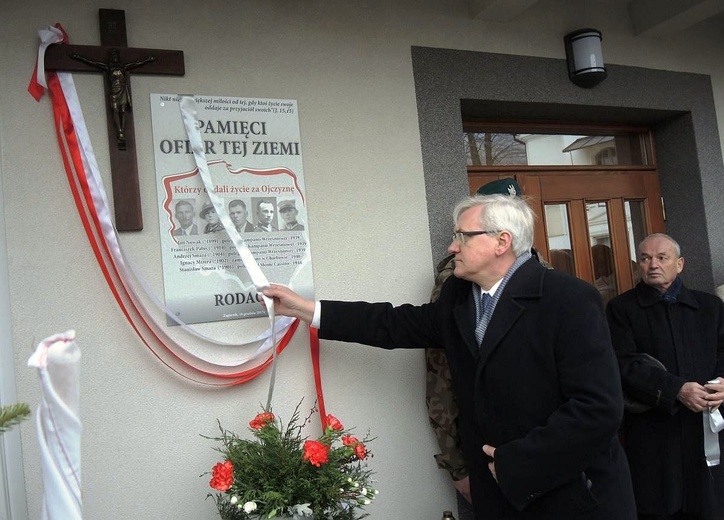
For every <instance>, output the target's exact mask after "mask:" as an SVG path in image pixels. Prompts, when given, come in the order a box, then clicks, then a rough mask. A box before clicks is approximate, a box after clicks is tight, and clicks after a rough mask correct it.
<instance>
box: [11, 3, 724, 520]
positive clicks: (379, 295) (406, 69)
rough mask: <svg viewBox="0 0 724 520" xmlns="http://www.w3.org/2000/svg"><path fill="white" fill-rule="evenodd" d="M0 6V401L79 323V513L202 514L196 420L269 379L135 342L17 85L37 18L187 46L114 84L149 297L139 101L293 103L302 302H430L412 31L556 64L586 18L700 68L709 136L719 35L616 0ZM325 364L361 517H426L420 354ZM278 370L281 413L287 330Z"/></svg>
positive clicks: (97, 101)
mask: <svg viewBox="0 0 724 520" xmlns="http://www.w3.org/2000/svg"><path fill="white" fill-rule="evenodd" d="M9 4H10V5H6V6H4V8H3V13H2V16H1V17H0V34H2V40H0V174H2V179H1V180H2V210H3V212H4V217H5V226H6V229H5V239H6V240H5V248H6V255H0V275H2V271H3V269H2V267H6V269H7V272H8V280H7V287H8V292H9V298H10V310H9V313H8V312H7V311H6V312H5V313H3V314H4V315H2V316H0V319H2V320H3V328H2V331H3V335H2V336H0V338H3V339H5V338H6V337H7V339H8V340H10V341H11V342H12V348H8V346H6V345H3V347H4V349H3V350H0V353H1V354H2V364H0V367H2V373H0V377H3V380H4V381H7V377H9V376H8V374H10V375H11V376H14V379H15V383H16V384H15V394H16V395H15V396H12V395H11V394H10V393H9V392H10V391H5V390H4V392H5V393H4V394H0V399H2V400H3V402H7V401H8V400H9V399H10V398H12V399H14V398H17V399H18V400H22V401H26V402H28V403H31V404H32V405H33V407H35V406H37V403H38V400H39V396H40V391H39V385H38V380H37V376H36V374H35V372H34V371H32V370H31V369H29V368H27V367H26V363H27V359H28V357H29V356H30V354H31V353H32V351H33V349H34V346H35V344H36V343H37V342H38V341H40V340H41V339H43V338H44V337H46V336H49V335H51V334H54V333H57V332H61V331H64V330H67V329H71V328H72V329H75V330H76V332H77V337H78V342H79V345H80V347H81V350H82V356H83V357H82V365H81V366H82V368H81V371H82V379H81V410H82V411H81V413H82V416H81V417H82V421H83V427H84V436H83V445H82V450H83V452H82V453H83V461H82V470H83V503H84V513H85V515H84V516H85V517H86V518H88V519H104V520H116V519H117V520H126V519H129V518H150V519H164V518H189V519H191V518H193V519H201V518H214V517H215V508H214V505H213V502H212V501H211V500H204V499H205V497H206V494H207V492H208V491H209V490H210V488H209V487H208V477H202V478H200V477H199V475H201V474H202V473H204V472H206V471H208V470H209V469H210V468H211V466H212V465H213V464H214V463H215V462H216V460H217V454H216V452H214V451H213V450H212V448H213V447H214V444H213V443H212V442H210V441H208V440H206V439H204V438H202V437H201V434H204V435H213V434H214V433H215V431H216V419H217V418H218V419H220V420H221V421H222V423H223V424H225V425H233V424H237V425H238V427H239V428H238V429H239V431H243V429H244V427H245V425H246V423H247V422H248V420H249V419H250V418H251V417H252V416H253V415H254V414H255V413H256V412H257V411H258V410H259V406H260V403H263V402H265V401H266V395H267V390H268V384H269V375H268V374H265V375H262V376H261V377H259V378H257V379H256V380H254V381H253V382H250V383H247V384H244V385H242V386H238V387H234V388H223V389H219V388H207V387H202V386H200V385H197V384H193V383H190V382H189V381H186V380H184V379H182V378H180V377H179V376H177V375H176V374H174V373H173V372H171V371H170V370H169V369H167V368H166V367H165V366H163V365H162V364H161V363H160V362H159V361H158V360H157V359H156V358H155V357H154V356H153V355H152V354H151V353H150V352H149V351H148V350H147V349H146V347H145V346H144V345H143V344H142V343H141V342H140V341H139V340H138V338H137V337H136V336H135V335H134V333H133V330H132V329H131V327H130V326H129V325H128V323H127V322H126V321H125V319H124V317H123V316H122V314H121V313H120V311H119V309H118V306H117V305H116V303H115V301H114V299H113V298H112V296H111V294H110V292H109V290H108V288H107V286H106V284H105V281H104V279H103V276H102V274H101V272H100V270H99V268H98V266H97V264H96V262H95V258H94V256H93V254H92V251H91V248H90V247H89V245H88V241H87V239H86V237H85V234H84V231H83V228H82V226H81V222H80V219H79V218H78V215H77V212H76V209H75V206H74V204H73V201H72V198H71V196H70V192H69V189H68V186H67V181H66V178H65V173H64V171H63V165H62V161H61V158H60V154H59V152H58V148H57V142H56V140H55V134H54V130H53V125H52V112H51V107H50V103H49V100H48V98H47V97H45V98H44V99H43V100H41V102H40V103H36V102H35V101H34V100H33V99H32V98H31V97H30V96H29V95H28V93H27V92H26V87H27V83H28V79H29V77H30V74H31V71H32V68H33V62H34V58H35V53H36V50H37V43H38V39H37V36H36V31H37V30H38V29H40V28H42V27H44V26H46V25H52V24H53V23H55V22H61V23H62V24H63V26H64V27H65V29H66V30H67V31H68V33H69V34H70V37H71V42H72V43H77V44H94V45H95V44H98V43H99V34H98V22H97V16H98V8H105V7H112V8H116V9H125V10H126V21H127V25H128V41H129V44H130V45H131V46H135V47H147V48H174V49H181V50H183V51H184V53H185V59H186V75H185V76H184V77H181V78H178V77H160V76H145V77H142V76H136V77H135V78H134V79H133V96H134V109H133V110H134V117H135V126H136V139H137V143H138V162H139V171H140V178H141V191H142V203H143V208H144V209H143V212H144V214H143V217H144V222H145V229H144V230H143V231H142V232H139V233H129V234H125V235H124V236H123V237H122V241H123V246H124V247H125V248H126V250H127V252H128V254H129V256H130V257H131V258H132V259H133V260H134V261H135V263H136V264H138V266H139V269H140V270H141V271H142V273H143V275H144V276H145V277H146V278H147V279H148V281H149V283H150V285H151V286H152V287H153V288H154V289H155V290H156V291H157V292H158V294H163V286H162V273H161V269H160V250H159V235H158V217H157V211H156V209H155V206H154V205H155V202H156V185H155V172H154V165H153V155H152V153H153V151H152V146H151V119H150V107H149V94H151V93H195V94H205V95H221V96H235V97H265V98H282V99H295V100H297V102H298V106H299V121H300V127H301V138H302V150H303V159H304V174H305V182H306V189H307V197H308V214H309V224H310V228H311V233H310V239H311V242H312V249H313V267H314V278H315V283H316V296H317V297H318V298H326V299H330V298H339V299H368V300H375V301H383V300H384V301H392V302H394V303H403V302H414V303H422V302H424V301H426V300H427V298H428V296H429V292H430V289H431V286H432V273H431V265H433V262H435V261H437V260H438V259H436V258H432V256H431V252H430V251H431V244H430V239H429V230H428V224H427V222H428V221H427V209H426V193H425V186H424V179H423V173H422V162H421V156H420V135H419V130H418V120H417V107H416V98H415V85H414V82H413V76H412V65H411V58H410V52H411V51H410V49H411V46H413V45H414V46H428V47H441V48H452V49H460V50H474V51H485V52H494V53H503V54H517V55H527V56H539V57H549V58H563V57H564V48H563V35H564V34H566V33H567V32H570V31H572V30H575V29H579V28H582V27H589V26H592V27H595V28H597V29H599V30H601V31H602V32H603V35H604V38H603V48H604V51H603V54H604V60H605V61H606V62H607V63H616V64H621V65H630V66H640V67H647V68H654V69H666V70H674V71H683V72H694V73H700V74H706V75H710V76H711V80H712V85H713V89H714V96H715V104H716V107H717V120H718V126H719V129H720V131H719V139H722V137H724V132H722V129H724V108H723V107H724V68H722V66H721V63H722V62H721V55H722V52H721V51H722V48H723V47H724V40H723V39H722V35H721V33H720V32H719V31H718V30H717V27H716V26H714V25H713V24H704V25H703V26H697V27H694V28H692V29H690V30H686V31H683V32H679V33H675V34H671V35H668V36H667V37H664V38H658V39H655V38H647V37H644V36H634V34H633V30H632V28H631V24H630V20H629V17H628V14H627V11H626V7H625V4H624V3H622V2H616V1H596V0H586V1H573V0H569V1H548V0H542V1H540V2H537V3H535V5H533V7H531V8H530V9H529V10H528V11H525V12H524V13H522V14H521V15H520V16H519V17H517V18H516V19H515V20H513V21H512V22H509V23H500V22H485V21H481V20H477V19H473V18H472V17H471V16H470V14H469V10H468V2H467V1H465V0H448V1H440V0H415V1H412V0H398V1H394V2H390V1H389V0H370V1H367V2H333V1H320V0H310V1H306V2H292V1H288V0H276V1H274V0H272V1H267V2H260V1H249V0H207V1H205V2H165V1H163V2H162V1H158V0H148V1H145V2H135V1H131V0H117V1H116V2H114V3H113V5H107V3H103V2H96V1H92V0H74V1H72V2H71V1H69V0H64V1H62V0H61V1H55V2H50V1H46V0H36V1H30V2H11V3H9ZM471 73H474V74H485V71H484V70H481V71H471ZM561 74H566V71H565V70H563V69H562V70H561ZM75 79H76V84H77V88H78V92H79V95H80V98H81V103H82V105H83V109H84V112H85V116H86V121H87V124H88V127H89V131H90V133H91V136H92V139H93V145H94V147H95V150H96V154H97V156H98V158H99V161H100V167H101V169H102V170H103V172H104V175H105V180H106V183H107V187H108V189H110V179H109V175H108V158H107V157H108V143H107V138H106V126H105V125H106V122H105V119H104V103H105V99H104V96H103V85H102V78H101V76H100V75H98V74H83V75H81V74H76V76H75ZM720 142H721V141H720ZM460 153H461V154H462V153H463V151H462V147H461V152H460ZM451 227H452V226H451ZM0 236H1V234H0ZM0 245H2V244H0ZM5 262H6V264H5ZM1 287H3V284H0V288H1ZM0 296H4V295H0ZM1 310H2V309H1V308H0V311H1ZM264 326H265V324H264V322H263V320H242V321H236V322H233V323H227V324H210V325H206V326H202V327H200V328H201V330H202V332H204V333H205V334H209V335H212V336H214V337H217V338H219V339H221V340H223V341H244V340H247V339H250V338H251V337H253V336H254V335H255V334H256V333H257V332H258V331H259V330H262V329H263V328H264ZM5 332H7V334H5ZM13 368H14V371H13ZM322 370H323V382H324V389H325V395H326V405H327V410H328V412H330V413H334V414H335V415H336V416H338V417H339V418H340V419H341V420H342V421H343V423H344V424H345V425H349V426H355V427H356V428H357V429H358V431H359V432H361V433H363V432H364V431H366V429H367V428H369V429H370V431H371V433H372V435H374V436H376V437H377V440H376V441H374V443H373V444H372V445H371V448H372V450H373V451H374V453H375V457H374V458H373V459H371V461H370V465H371V467H372V468H373V469H374V470H375V471H376V473H377V479H378V487H379V488H380V495H379V498H378V499H377V500H376V501H375V503H374V504H373V505H372V506H370V507H369V509H368V511H369V513H370V517H371V518H372V519H377V520H388V519H391V518H397V519H400V520H409V519H420V520H422V519H430V520H434V519H436V518H439V517H440V516H441V512H442V510H443V509H449V508H452V507H453V505H454V495H453V492H452V487H451V486H450V485H449V479H448V477H447V474H445V473H444V472H443V471H441V470H438V469H437V467H436V465H435V462H434V460H433V457H432V455H433V454H434V453H436V446H435V442H434V437H433V434H432V432H431V430H430V428H429V426H428V422H427V416H426V411H425V403H424V383H425V378H424V362H423V354H422V352H420V351H403V350H396V351H391V352H388V351H382V350H377V349H373V348H368V347H363V346H359V345H345V344H341V343H336V342H329V341H325V342H323V343H322ZM276 380H277V383H276V389H275V400H274V407H275V411H276V412H277V413H278V414H279V415H281V416H283V417H289V415H290V413H291V411H292V410H293V408H294V406H295V405H296V404H297V403H298V402H299V400H300V399H301V398H304V405H303V408H304V407H311V406H312V404H313V403H314V384H313V379H312V370H311V364H310V356H309V353H308V347H307V334H306V332H305V331H303V330H300V331H299V332H298V333H297V335H296V337H295V339H294V340H293V342H292V344H291V346H290V347H288V348H287V350H286V351H285V352H284V353H283V354H282V356H281V358H280V359H279V363H278V369H277V377H276ZM8 396H10V397H8ZM19 432H20V433H19V436H20V438H21V439H22V461H23V464H22V468H19V467H17V465H13V466H12V467H10V468H9V471H10V472H11V475H13V476H17V475H20V474H22V475H24V483H25V490H26V497H27V504H22V505H21V506H17V507H16V509H15V511H16V515H15V516H13V517H12V518H14V519H20V520H22V519H24V518H26V517H25V514H24V512H19V511H22V510H23V509H24V507H27V518H39V516H40V507H41V497H42V493H41V486H40V481H41V474H40V461H39V452H38V447H37V442H36V438H35V431H34V422H33V421H27V422H26V423H24V424H23V425H22V426H21V427H20V428H19ZM310 434H312V435H315V434H316V431H311V432H310ZM13 449H14V450H17V449H18V447H17V445H13ZM11 500H14V501H15V502H17V500H18V499H17V498H13V499H11ZM0 505H2V502H0ZM17 512H19V513H17ZM0 518H1V517H0Z"/></svg>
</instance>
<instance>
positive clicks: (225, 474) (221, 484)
mask: <svg viewBox="0 0 724 520" xmlns="http://www.w3.org/2000/svg"><path fill="white" fill-rule="evenodd" d="M211 474H212V476H211V481H210V482H209V485H210V486H211V487H212V488H214V489H216V490H218V491H226V490H228V489H229V488H230V487H231V484H233V483H234V465H233V464H232V463H231V461H230V460H227V461H226V462H224V463H221V462H217V463H216V465H215V466H214V469H213V470H212V473H211Z"/></svg>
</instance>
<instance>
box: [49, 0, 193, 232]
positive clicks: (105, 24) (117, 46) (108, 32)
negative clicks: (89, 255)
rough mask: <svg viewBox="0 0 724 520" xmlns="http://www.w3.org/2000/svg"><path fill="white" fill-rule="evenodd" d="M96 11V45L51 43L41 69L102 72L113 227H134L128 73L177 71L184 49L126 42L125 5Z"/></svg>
mask: <svg viewBox="0 0 724 520" xmlns="http://www.w3.org/2000/svg"><path fill="white" fill-rule="evenodd" d="M98 17H99V19H100V27H101V45H100V46H93V45H51V46H50V47H48V49H47V51H46V53H45V69H46V70H57V71H70V72H99V71H100V72H103V75H104V77H105V91H106V118H107V122H108V148H109V154H110V159H111V175H112V178H113V204H114V207H115V215H116V229H118V231H140V230H142V229H143V217H142V213H141V193H140V188H139V183H138V164H137V161H136V137H135V133H134V129H133V112H132V103H131V78H130V73H131V71H133V73H134V74H163V75H174V76H183V75H184V73H185V69H184V53H183V51H171V50H163V49H140V48H132V47H128V41H127V38H126V13H125V11H122V10H117V9H99V10H98Z"/></svg>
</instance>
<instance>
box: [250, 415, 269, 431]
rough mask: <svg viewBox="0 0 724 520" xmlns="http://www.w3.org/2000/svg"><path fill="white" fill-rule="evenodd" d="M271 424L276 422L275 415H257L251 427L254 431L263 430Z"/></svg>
mask: <svg viewBox="0 0 724 520" xmlns="http://www.w3.org/2000/svg"><path fill="white" fill-rule="evenodd" d="M270 422H274V414H273V413H271V412H264V413H259V414H256V417H254V419H252V420H251V422H249V427H250V428H251V429H252V430H261V429H262V428H264V426H266V425H267V424H269V423H270Z"/></svg>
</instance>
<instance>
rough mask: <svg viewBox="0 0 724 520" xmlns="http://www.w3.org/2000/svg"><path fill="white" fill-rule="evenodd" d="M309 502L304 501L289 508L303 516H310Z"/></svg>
mask: <svg viewBox="0 0 724 520" xmlns="http://www.w3.org/2000/svg"><path fill="white" fill-rule="evenodd" d="M309 504H310V503H309V502H306V503H304V504H297V505H295V506H292V507H291V508H290V509H291V510H292V513H294V514H296V515H299V516H304V517H311V516H312V510H311V509H310V508H309Z"/></svg>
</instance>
